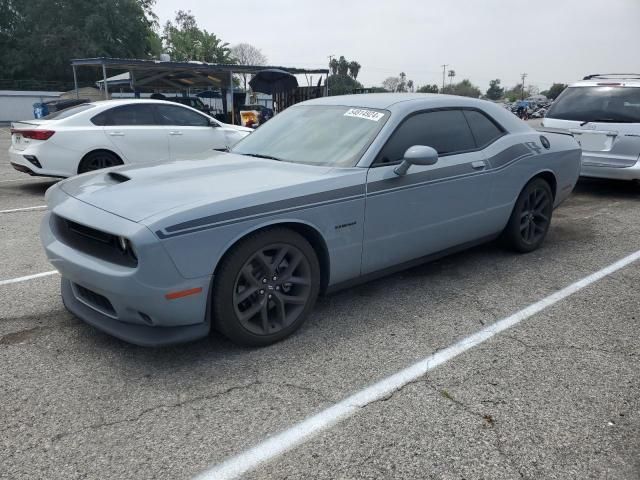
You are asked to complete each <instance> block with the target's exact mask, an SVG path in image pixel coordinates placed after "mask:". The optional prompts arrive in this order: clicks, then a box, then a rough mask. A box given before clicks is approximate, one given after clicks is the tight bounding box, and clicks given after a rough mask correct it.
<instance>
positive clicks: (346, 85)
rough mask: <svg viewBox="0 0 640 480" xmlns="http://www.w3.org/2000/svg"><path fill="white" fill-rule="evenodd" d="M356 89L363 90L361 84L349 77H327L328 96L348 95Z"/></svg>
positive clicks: (337, 75)
mask: <svg viewBox="0 0 640 480" xmlns="http://www.w3.org/2000/svg"><path fill="white" fill-rule="evenodd" d="M356 88H363V87H362V84H361V83H360V82H359V81H357V80H355V79H354V78H352V77H350V76H349V75H339V74H336V75H330V76H329V95H348V94H350V93H353V92H354V90H355V89H356Z"/></svg>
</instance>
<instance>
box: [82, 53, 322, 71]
mask: <svg viewBox="0 0 640 480" xmlns="http://www.w3.org/2000/svg"><path fill="white" fill-rule="evenodd" d="M71 65H73V66H86V67H101V66H102V65H105V66H106V67H109V68H119V69H123V70H174V69H179V70H181V71H194V72H206V73H224V72H233V73H256V72H259V71H260V70H264V69H267V68H277V69H280V70H285V71H287V72H289V73H291V74H294V75H295V74H304V73H320V74H327V73H329V69H327V68H312V69H308V68H297V67H280V66H274V65H269V66H267V65H235V64H222V63H206V62H196V61H189V62H171V61H169V62H165V61H162V60H142V59H135V58H109V57H97V58H76V59H73V60H71Z"/></svg>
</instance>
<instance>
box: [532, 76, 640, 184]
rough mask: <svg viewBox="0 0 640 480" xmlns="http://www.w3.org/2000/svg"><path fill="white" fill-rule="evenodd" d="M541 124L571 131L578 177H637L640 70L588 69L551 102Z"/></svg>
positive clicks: (639, 167) (639, 161)
mask: <svg viewBox="0 0 640 480" xmlns="http://www.w3.org/2000/svg"><path fill="white" fill-rule="evenodd" d="M542 126H543V127H548V128H560V129H565V130H569V131H570V132H571V133H573V135H574V137H575V138H576V140H577V141H578V142H579V143H580V145H581V146H582V168H581V170H580V175H582V176H584V177H600V178H613V179H619V180H636V181H638V180H640V74H605V75H589V76H587V77H585V78H584V80H583V81H581V82H577V83H574V84H572V85H569V87H568V88H567V89H565V91H564V92H562V94H561V95H560V96H559V97H558V98H557V99H556V101H555V102H553V105H551V108H550V109H549V111H548V112H547V115H546V117H545V119H544V121H543V123H542Z"/></svg>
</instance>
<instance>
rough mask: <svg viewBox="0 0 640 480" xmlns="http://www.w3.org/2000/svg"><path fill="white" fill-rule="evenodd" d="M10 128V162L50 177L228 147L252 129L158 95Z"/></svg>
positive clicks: (81, 108)
mask: <svg viewBox="0 0 640 480" xmlns="http://www.w3.org/2000/svg"><path fill="white" fill-rule="evenodd" d="M11 127H12V128H11V146H10V148H9V158H10V161H11V164H12V165H13V167H14V168H15V169H16V170H19V171H21V172H24V173H28V174H30V175H44V176H50V177H70V176H72V175H76V174H78V173H84V172H88V171H91V170H97V169H100V168H105V167H111V166H114V165H121V164H130V163H131V164H133V163H149V162H158V161H162V160H173V159H180V158H182V157H184V156H186V155H191V154H194V153H200V152H206V151H211V150H226V149H227V148H229V147H231V146H233V145H234V144H235V143H236V142H237V141H238V140H240V139H241V138H243V137H244V136H245V135H248V134H249V132H252V131H253V130H251V129H249V128H245V127H240V126H235V125H228V124H224V123H221V122H219V121H217V120H215V119H213V118H212V117H210V116H208V115H205V114H203V113H201V112H199V111H197V110H195V109H193V108H190V107H186V106H184V105H179V104H172V103H169V102H165V101H161V100H160V101H156V100H108V101H102V102H95V103H84V104H81V105H77V106H74V107H70V108H67V109H65V110H61V111H59V112H55V113H52V114H50V115H48V116H46V117H43V118H41V119H36V120H25V121H22V122H14V123H13V124H12V125H11Z"/></svg>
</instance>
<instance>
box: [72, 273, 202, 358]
mask: <svg viewBox="0 0 640 480" xmlns="http://www.w3.org/2000/svg"><path fill="white" fill-rule="evenodd" d="M72 285H73V284H72V282H71V281H70V280H67V279H66V278H64V277H63V278H62V288H61V290H62V302H63V303H64V306H65V307H66V308H67V310H69V311H70V312H71V313H72V314H74V315H75V316H76V317H78V318H80V319H82V320H83V321H85V322H86V323H88V324H89V325H92V326H94V327H96V328H97V329H98V330H101V331H103V332H105V333H108V334H109V335H112V336H114V337H116V338H119V339H121V340H124V341H126V342H129V343H133V344H135V345H140V346H143V347H161V346H165V345H173V344H176V343H184V342H190V341H192V340H197V339H199V338H203V337H206V336H207V335H208V334H209V323H208V322H203V323H199V324H195V325H185V326H179V327H158V326H155V327H153V326H149V325H136V324H132V323H127V322H122V321H119V320H116V319H114V318H112V317H110V316H108V315H105V314H104V313H102V312H99V311H97V310H95V309H94V308H91V307H90V306H88V305H87V304H86V303H83V302H82V301H81V300H79V299H78V297H77V294H76V292H75V291H74V289H73V286H72Z"/></svg>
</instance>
